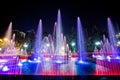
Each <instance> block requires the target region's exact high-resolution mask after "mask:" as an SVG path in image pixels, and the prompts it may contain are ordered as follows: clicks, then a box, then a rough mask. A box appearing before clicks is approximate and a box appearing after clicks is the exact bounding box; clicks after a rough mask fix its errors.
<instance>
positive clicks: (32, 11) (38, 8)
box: [0, 0, 120, 36]
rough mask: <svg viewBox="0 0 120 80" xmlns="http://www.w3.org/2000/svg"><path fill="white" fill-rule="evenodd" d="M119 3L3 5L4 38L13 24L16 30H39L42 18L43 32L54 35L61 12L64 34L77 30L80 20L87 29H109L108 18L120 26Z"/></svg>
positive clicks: (28, 1)
mask: <svg viewBox="0 0 120 80" xmlns="http://www.w3.org/2000/svg"><path fill="white" fill-rule="evenodd" d="M117 1H118V0H116V2H115V0H113V1H108V2H104V0H103V1H102V0H96V1H91V0H78V1H76V0H73V1H70V0H63V1H62V0H43V1H42V0H24V1H22V0H20V1H18V0H16V1H11V0H10V1H7V0H6V1H4V2H0V36H1V35H4V33H5V31H6V29H7V27H8V25H9V22H10V21H12V22H13V29H18V30H21V31H24V32H26V31H27V30H30V29H34V30H35V31H36V29H37V25H38V22H39V19H42V20H43V29H44V31H47V32H48V33H52V31H53V26H54V22H55V21H56V19H57V11H58V9H60V10H61V14H62V23H63V30H64V33H65V34H67V33H69V32H70V29H71V28H72V27H75V29H76V18H77V17H78V16H79V17H80V18H81V21H82V24H83V28H88V30H90V29H91V27H92V26H94V25H96V26H97V27H98V28H101V29H105V28H107V27H106V25H107V22H106V21H107V17H110V18H111V19H112V21H113V23H114V24H115V25H116V24H118V26H120V5H119V2H117Z"/></svg>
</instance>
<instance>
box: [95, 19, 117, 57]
mask: <svg viewBox="0 0 120 80" xmlns="http://www.w3.org/2000/svg"><path fill="white" fill-rule="evenodd" d="M107 24H108V35H109V40H108V39H107V38H106V37H105V35H103V41H101V43H100V50H99V52H98V56H97V58H98V59H109V58H112V59H115V58H116V59H118V58H119V56H118V55H119V54H118V53H119V51H118V48H117V39H116V37H115V31H114V28H113V24H112V22H111V20H110V18H107ZM95 49H96V48H95ZM94 51H95V50H94ZM94 53H95V54H96V52H94Z"/></svg>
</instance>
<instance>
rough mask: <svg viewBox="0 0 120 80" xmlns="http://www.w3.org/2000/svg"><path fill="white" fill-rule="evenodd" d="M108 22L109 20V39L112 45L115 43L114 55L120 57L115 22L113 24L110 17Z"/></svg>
mask: <svg viewBox="0 0 120 80" xmlns="http://www.w3.org/2000/svg"><path fill="white" fill-rule="evenodd" d="M107 22H108V33H109V40H110V43H111V45H113V48H114V57H118V56H119V51H118V48H117V39H116V37H115V31H114V27H113V24H112V22H111V20H110V18H108V19H107Z"/></svg>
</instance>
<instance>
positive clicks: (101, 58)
mask: <svg viewBox="0 0 120 80" xmlns="http://www.w3.org/2000/svg"><path fill="white" fill-rule="evenodd" d="M96 58H97V59H99V60H103V59H104V56H100V55H98V56H97V57H96Z"/></svg>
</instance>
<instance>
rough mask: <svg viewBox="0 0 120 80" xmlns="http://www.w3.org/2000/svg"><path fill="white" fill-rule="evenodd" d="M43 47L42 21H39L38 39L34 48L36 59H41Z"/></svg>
mask: <svg viewBox="0 0 120 80" xmlns="http://www.w3.org/2000/svg"><path fill="white" fill-rule="evenodd" d="M41 45H42V20H40V21H39V24H38V29H37V34H36V39H35V46H34V54H35V55H34V56H35V59H36V58H37V59H40V58H41Z"/></svg>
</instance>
